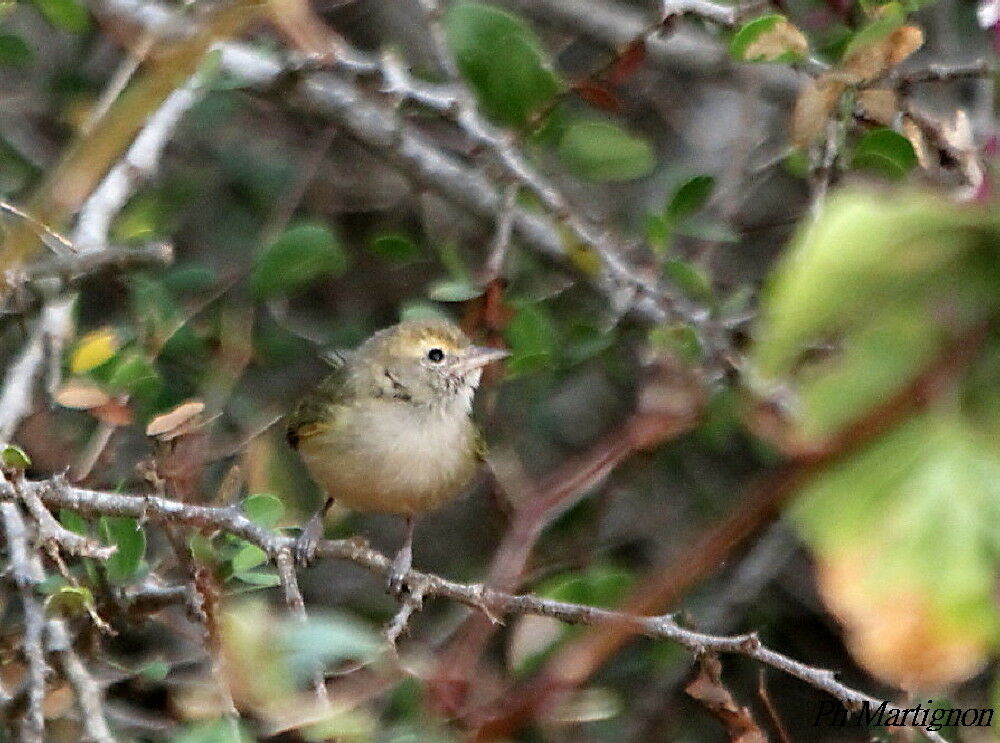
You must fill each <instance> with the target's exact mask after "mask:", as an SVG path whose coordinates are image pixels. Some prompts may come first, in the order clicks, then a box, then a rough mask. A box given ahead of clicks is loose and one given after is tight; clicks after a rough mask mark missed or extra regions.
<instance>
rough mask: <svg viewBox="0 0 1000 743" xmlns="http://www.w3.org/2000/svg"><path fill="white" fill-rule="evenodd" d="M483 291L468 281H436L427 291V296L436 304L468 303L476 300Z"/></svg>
mask: <svg viewBox="0 0 1000 743" xmlns="http://www.w3.org/2000/svg"><path fill="white" fill-rule="evenodd" d="M482 293H483V290H482V289H480V288H479V287H477V286H473V285H472V284H471V283H470V282H468V281H461V280H459V281H451V280H449V279H442V280H441V281H435V282H434V283H433V284H431V285H430V287H428V289H427V296H428V297H429V298H431V299H433V300H434V301H435V302H467V301H468V300H470V299H475V298H476V297H478V296H479V295H480V294H482Z"/></svg>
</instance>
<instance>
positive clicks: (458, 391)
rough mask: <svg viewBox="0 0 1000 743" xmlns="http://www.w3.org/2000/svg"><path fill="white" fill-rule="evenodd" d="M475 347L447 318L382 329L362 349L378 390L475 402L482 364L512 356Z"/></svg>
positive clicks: (421, 401) (432, 400)
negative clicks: (445, 319) (473, 394)
mask: <svg viewBox="0 0 1000 743" xmlns="http://www.w3.org/2000/svg"><path fill="white" fill-rule="evenodd" d="M508 355H509V354H508V353H507V352H506V351H503V350H500V349H497V348H488V347H483V346H474V345H472V343H470V342H469V339H468V338H467V337H466V335H465V333H463V332H462V331H461V330H460V329H459V328H458V327H457V326H455V325H453V324H452V323H450V322H447V321H444V320H427V321H410V322H402V323H400V324H398V325H393V326H392V327H389V328H386V329H384V330H380V331H379V332H377V333H375V334H374V335H373V336H372V337H371V338H369V339H368V340H367V341H366V342H365V343H364V345H362V346H361V348H360V349H358V357H359V361H361V362H362V364H363V366H364V368H365V370H366V372H365V373H366V374H370V375H372V376H373V377H374V379H373V380H372V381H373V382H374V383H375V384H376V386H377V389H380V390H381V391H383V392H384V393H385V394H387V395H390V396H392V397H396V398H399V399H402V400H408V401H409V402H412V403H415V404H418V405H435V404H446V403H460V404H462V405H463V406H466V407H467V406H469V405H471V401H472V393H473V391H474V390H475V388H476V387H477V386H478V384H479V379H480V376H481V375H482V370H483V367H484V366H486V365H487V364H490V363H492V362H493V361H498V360H499V359H502V358H504V357H505V356H508Z"/></svg>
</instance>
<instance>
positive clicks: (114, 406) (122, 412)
mask: <svg viewBox="0 0 1000 743" xmlns="http://www.w3.org/2000/svg"><path fill="white" fill-rule="evenodd" d="M90 414H91V415H92V416H94V417H95V418H97V420H99V421H100V422H101V423H107V424H108V425H109V426H127V425H129V424H130V423H132V411H131V410H129V409H128V405H126V404H125V401H123V400H109V401H108V402H106V403H105V404H104V405H98V406H97V407H96V408H91V410H90Z"/></svg>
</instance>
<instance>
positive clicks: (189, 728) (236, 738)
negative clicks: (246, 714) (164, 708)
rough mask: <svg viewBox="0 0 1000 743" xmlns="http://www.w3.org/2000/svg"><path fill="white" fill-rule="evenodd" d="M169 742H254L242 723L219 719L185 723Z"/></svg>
mask: <svg viewBox="0 0 1000 743" xmlns="http://www.w3.org/2000/svg"><path fill="white" fill-rule="evenodd" d="M170 743H254V738H253V737H252V736H251V735H250V734H249V733H247V732H246V730H245V726H244V725H243V723H241V722H235V723H234V722H233V721H232V720H230V719H220V720H210V721H206V722H195V723H191V724H189V725H186V726H185V727H184V728H182V729H181V731H180V732H178V733H176V734H174V736H173V737H172V738H171V739H170Z"/></svg>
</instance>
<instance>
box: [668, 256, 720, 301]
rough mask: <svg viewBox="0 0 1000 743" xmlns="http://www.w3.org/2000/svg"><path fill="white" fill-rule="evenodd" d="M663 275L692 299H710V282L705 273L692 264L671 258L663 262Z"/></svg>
mask: <svg viewBox="0 0 1000 743" xmlns="http://www.w3.org/2000/svg"><path fill="white" fill-rule="evenodd" d="M663 273H664V274H665V275H666V276H667V277H668V278H669V279H670V280H671V281H672V282H674V283H675V284H676V285H677V286H679V287H680V288H681V289H683V290H684V293H685V294H687V295H688V296H689V297H691V298H692V299H697V300H701V301H704V300H707V299H711V297H712V285H711V282H710V281H709V280H708V276H706V275H705V272H704V271H703V270H702V269H701V268H699V267H698V266H696V265H694V264H693V263H691V262H689V261H683V260H681V259H679V258H672V259H670V260H667V261H664V262H663Z"/></svg>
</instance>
